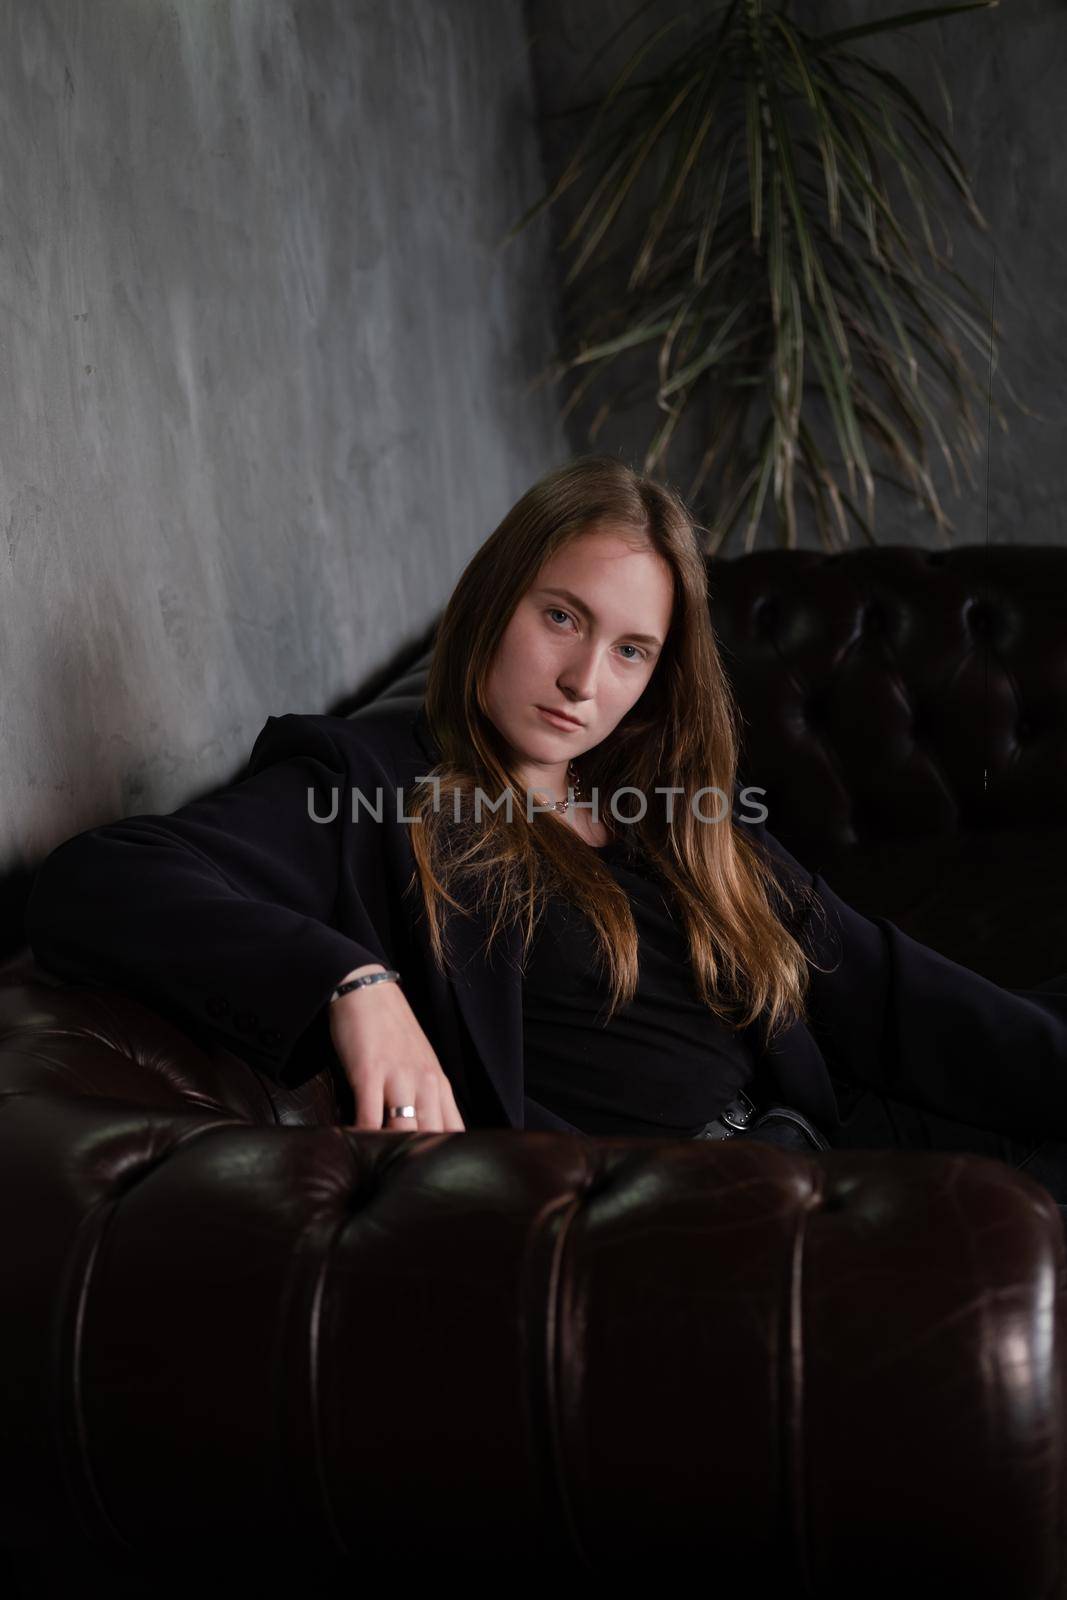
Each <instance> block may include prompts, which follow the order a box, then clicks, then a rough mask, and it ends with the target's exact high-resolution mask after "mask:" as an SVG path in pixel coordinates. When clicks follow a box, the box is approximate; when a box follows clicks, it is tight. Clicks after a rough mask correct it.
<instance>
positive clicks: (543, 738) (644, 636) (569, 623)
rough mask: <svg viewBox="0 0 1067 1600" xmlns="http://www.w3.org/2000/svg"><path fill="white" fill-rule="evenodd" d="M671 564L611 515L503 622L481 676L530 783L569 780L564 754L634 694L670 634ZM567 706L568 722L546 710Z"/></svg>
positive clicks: (542, 576)
mask: <svg viewBox="0 0 1067 1600" xmlns="http://www.w3.org/2000/svg"><path fill="white" fill-rule="evenodd" d="M673 598H674V596H673V580H672V576H671V569H670V567H669V566H668V565H667V563H666V561H664V559H663V557H662V556H661V555H659V554H658V553H657V552H656V551H654V550H651V549H649V548H648V547H647V546H637V545H636V544H635V536H634V535H633V534H632V533H630V534H629V535H624V534H623V533H622V532H621V531H620V532H618V533H616V532H614V531H612V529H611V527H610V526H609V525H604V526H602V527H600V528H598V529H596V530H590V531H587V532H585V533H583V534H580V535H579V536H578V537H577V538H575V539H572V540H571V542H570V543H569V544H568V545H567V546H566V547H565V548H564V549H562V550H560V551H557V553H556V554H555V555H554V556H553V557H552V558H551V559H550V560H549V561H547V562H546V563H545V564H544V566H543V567H542V568H541V570H540V572H539V573H538V575H537V577H536V578H535V579H534V582H533V584H532V585H531V586H530V588H529V589H528V590H527V591H526V593H525V594H524V595H523V597H522V599H521V600H520V601H519V604H518V606H517V607H516V609H515V612H514V615H513V616H512V618H511V620H510V622H509V623H508V625H507V627H506V629H505V630H504V633H503V636H502V638H501V640H500V644H499V646H498V647H497V653H496V656H495V658H494V661H493V664H492V667H491V669H490V671H489V674H488V678H487V681H486V686H485V695H486V705H487V708H488V712H489V716H490V719H491V720H492V722H493V725H494V727H496V729H497V730H498V732H499V733H500V734H501V736H502V737H503V739H504V740H505V741H506V743H507V745H508V746H509V748H510V750H511V752H512V760H513V763H514V764H515V766H516V769H517V772H518V775H519V781H520V783H522V784H524V785H525V786H526V787H528V788H530V789H537V788H541V787H547V788H549V789H551V790H557V789H558V791H559V792H560V794H562V793H563V792H565V790H566V784H567V780H566V770H567V763H568V762H569V761H571V760H573V759H574V758H575V757H577V756H580V755H581V754H582V753H583V752H584V751H586V750H591V749H592V748H593V746H594V745H598V744H600V743H601V741H602V740H603V739H606V738H607V736H608V734H610V733H611V731H612V729H613V728H615V727H616V726H617V724H618V723H619V722H620V721H621V720H622V718H623V717H624V716H625V715H626V713H627V711H629V709H630V707H631V706H632V705H634V704H635V703H636V701H637V700H639V699H640V697H641V695H642V693H643V692H644V689H645V686H646V685H647V683H648V681H649V679H650V678H651V676H652V673H653V671H654V670H655V667H656V663H657V661H658V660H659V656H660V653H661V652H662V649H663V646H664V644H665V642H666V638H667V630H668V628H669V627H670V621H671V610H672V606H673ZM539 707H544V708H545V709H547V710H549V711H554V710H564V711H566V712H567V713H568V714H569V715H570V716H571V717H572V718H574V719H575V720H574V722H573V723H569V724H564V723H561V722H556V721H553V720H552V719H551V718H549V717H546V716H545V715H543V713H542V711H541V710H540V709H539Z"/></svg>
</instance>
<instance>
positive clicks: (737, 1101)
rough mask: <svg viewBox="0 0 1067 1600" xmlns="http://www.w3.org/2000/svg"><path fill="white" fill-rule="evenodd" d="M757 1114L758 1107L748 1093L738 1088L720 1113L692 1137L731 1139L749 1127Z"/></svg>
mask: <svg viewBox="0 0 1067 1600" xmlns="http://www.w3.org/2000/svg"><path fill="white" fill-rule="evenodd" d="M758 1116H759V1107H758V1106H757V1104H756V1102H755V1101H754V1100H750V1099H749V1097H748V1095H747V1094H745V1093H743V1091H742V1090H740V1089H739V1090H738V1091H737V1094H736V1095H735V1096H734V1098H733V1099H732V1100H731V1101H730V1104H729V1105H728V1106H727V1107H726V1108H725V1109H724V1110H723V1112H722V1113H721V1115H720V1116H717V1117H715V1118H714V1119H713V1120H712V1121H711V1122H705V1124H704V1126H703V1127H702V1128H700V1129H699V1130H698V1131H697V1132H696V1133H694V1134H693V1138H694V1139H732V1138H734V1136H735V1135H736V1134H738V1133H744V1132H745V1131H746V1130H747V1129H748V1128H750V1127H751V1126H752V1124H753V1123H754V1122H755V1120H756V1118H757V1117H758Z"/></svg>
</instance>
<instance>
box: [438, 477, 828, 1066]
mask: <svg viewBox="0 0 1067 1600" xmlns="http://www.w3.org/2000/svg"><path fill="white" fill-rule="evenodd" d="M599 525H606V526H607V525H610V531H612V532H615V533H621V534H622V535H623V536H624V537H627V536H630V535H631V534H632V537H633V539H634V540H635V542H637V543H639V544H642V545H643V546H644V547H645V548H650V549H653V550H655V551H657V552H658V553H659V554H660V556H662V558H663V559H664V561H665V562H666V563H667V564H668V566H669V567H670V569H671V573H672V575H673V581H674V604H673V611H672V616H671V624H670V628H669V630H668V635H667V639H666V641H665V643H664V647H663V650H662V651H661V653H660V657H659V659H658V661H657V663H656V666H655V669H654V671H653V673H652V676H651V678H650V679H649V682H648V683H647V685H646V686H645V689H644V692H643V693H642V695H641V697H640V698H639V699H638V701H637V702H636V703H635V704H634V705H633V706H632V707H631V708H630V710H629V711H628V712H627V713H626V715H625V716H624V717H623V718H622V719H621V721H620V722H619V724H618V725H617V727H616V728H615V729H614V731H613V732H612V734H611V735H610V737H609V738H607V739H605V740H603V741H602V743H601V744H600V745H598V746H597V747H596V748H595V749H594V750H591V751H589V752H587V754H586V755H585V756H584V757H582V758H580V761H579V763H578V766H579V772H580V777H581V783H582V788H583V791H584V792H585V793H586V794H588V793H589V792H590V790H591V789H592V788H594V787H595V788H598V789H599V791H600V794H601V795H607V796H611V795H612V794H614V793H615V791H616V790H619V789H622V788H623V787H627V786H628V787H633V788H636V789H638V790H639V791H640V792H641V794H642V795H644V796H646V797H648V798H649V804H648V805H647V808H646V811H645V815H644V817H643V818H641V819H640V820H639V821H638V820H635V821H634V822H632V823H628V824H627V825H626V829H625V831H626V833H627V834H628V835H629V836H630V839H631V842H632V843H634V844H636V846H637V848H638V849H639V850H640V851H641V853H642V854H643V855H644V857H645V859H646V861H647V863H649V864H650V866H651V867H652V868H653V870H654V871H656V872H658V874H659V876H660V878H661V880H662V881H663V883H664V884H665V885H667V886H669V888H670V890H671V891H673V895H674V897H675V904H676V907H677V911H678V913H679V914H680V916H681V919H682V922H683V925H684V927H685V930H686V934H687V937H688V942H689V951H690V960H691V964H692V971H693V975H694V979H695V981H696V983H697V985H698V990H699V993H700V995H701V998H702V999H703V1000H704V1001H705V1003H706V1004H707V1005H708V1007H709V1008H710V1009H711V1010H712V1011H713V1012H714V1013H715V1014H716V1016H718V1017H719V1018H720V1019H721V1020H722V1021H723V1022H725V1023H726V1024H727V1025H728V1026H735V1027H739V1028H740V1027H745V1026H747V1025H749V1024H750V1023H752V1022H754V1021H755V1020H756V1019H757V1017H759V1016H760V1015H761V1014H762V1015H764V1020H765V1025H766V1031H767V1035H768V1036H769V1035H770V1034H772V1033H773V1032H774V1031H775V1029H776V1027H777V1026H778V1025H779V1024H780V1023H782V1024H784V1023H786V1022H788V1021H791V1020H792V1019H793V1018H795V1017H800V1018H803V1017H804V1015H805V1006H804V995H805V992H806V988H807V979H808V973H807V960H806V955H805V951H804V949H803V948H802V946H801V944H800V942H799V940H798V938H797V937H796V936H795V934H794V933H793V932H791V931H790V929H789V927H787V925H786V919H789V918H791V917H792V916H793V915H794V914H795V912H796V911H797V910H798V906H799V903H800V902H801V901H805V900H806V901H808V902H809V903H811V902H814V904H815V905H817V901H815V899H814V896H811V895H810V891H807V890H806V888H805V886H802V885H799V884H798V885H795V886H794V888H793V893H790V892H789V891H787V890H786V889H785V887H784V885H783V884H782V882H781V881H780V878H779V876H778V875H777V874H776V872H775V870H774V868H773V866H772V865H771V864H770V862H769V861H765V859H764V857H763V854H762V852H761V851H760V850H759V849H757V848H756V847H755V846H754V845H753V843H752V841H751V840H750V839H749V838H747V837H746V836H745V834H744V832H743V830H742V829H741V828H740V827H738V826H736V825H735V824H734V822H733V820H732V819H731V817H730V812H729V810H728V811H727V813H726V819H725V820H724V821H722V822H721V823H719V824H718V825H716V826H710V827H709V826H707V825H706V824H705V822H702V821H701V818H700V817H699V816H697V815H694V811H693V807H692V805H691V804H690V803H689V802H690V797H691V796H694V795H696V793H697V791H699V790H701V789H707V788H708V787H709V786H716V787H717V788H719V789H721V790H722V791H723V792H724V794H725V795H726V797H727V800H728V804H729V806H730V807H732V805H733V797H734V790H735V778H736V769H737V747H738V713H737V709H736V705H735V702H734V698H733V694H732V691H731V689H730V685H729V683H728V680H727V678H726V675H725V672H724V670H723V666H722V662H721V660H720V657H719V651H718V648H717V646H716V643H715V637H714V633H713V630H712V626H711V619H710V616H709V612H708V592H707V573H706V568H705V564H704V557H703V555H702V553H701V549H700V546H699V543H698V540H697V537H696V533H695V528H694V524H693V522H692V520H691V518H690V516H689V514H688V512H687V510H686V507H685V505H684V503H683V501H682V500H681V499H680V497H679V496H678V495H677V494H676V493H675V492H674V491H673V490H672V489H670V488H668V487H666V486H665V485H662V484H659V483H656V482H654V481H653V480H651V479H649V478H646V477H642V476H640V475H639V474H638V473H637V472H635V471H634V470H633V469H632V468H630V467H629V466H627V465H626V464H625V463H624V462H622V461H621V460H618V459H616V458H615V457H614V456H609V455H591V456H580V457H577V458H575V459H573V460H572V461H570V462H569V463H567V464H566V465H565V466H562V467H559V468H557V469H556V470H554V471H552V472H549V473H547V474H546V476H544V477H543V478H541V479H540V480H539V481H538V482H537V483H535V484H534V485H533V486H532V488H530V489H528V490H527V492H526V493H525V494H524V495H523V496H522V498H521V499H520V500H519V501H518V502H517V503H516V504H515V505H514V506H513V507H512V508H511V510H510V511H509V512H508V513H507V515H506V516H505V517H504V519H503V521H502V522H501V523H500V525H499V526H498V527H497V528H496V529H495V531H494V532H493V533H492V534H490V536H489V538H488V539H487V540H486V541H485V543H484V544H483V545H482V546H481V548H480V549H479V550H478V551H477V552H476V553H475V555H474V556H473V557H472V559H471V560H470V562H469V563H468V564H467V566H466V568H465V569H464V571H463V573H462V575H461V577H460V579H459V581H458V583H457V584H456V587H455V589H454V591H453V593H452V596H451V599H450V600H449V602H448V605H447V607H446V609H445V612H444V615H443V617H442V619H441V623H440V626H439V628H438V631H437V635H436V638H435V641H434V647H433V653H432V657H431V663H430V668H429V677H428V680H427V687H426V697H425V711H426V717H427V720H428V722H429V725H430V729H431V732H432V733H433V735H434V737H435V739H436V740H437V743H438V746H439V749H440V755H441V760H440V761H439V763H438V765H437V766H436V767H435V768H434V769H433V776H434V777H436V778H437V779H438V780H439V783H440V788H439V789H438V790H437V797H438V800H439V801H440V803H439V804H435V799H434V793H433V792H432V790H431V787H430V786H429V785H427V786H426V787H425V789H424V790H423V789H421V788H420V791H419V793H418V795H417V797H416V798H415V799H414V800H412V801H409V802H408V803H409V804H411V805H412V806H413V807H414V810H413V813H412V814H413V815H414V816H416V817H417V818H418V819H419V821H418V822H417V823H416V824H414V825H413V826H412V829H411V839H412V846H413V849H414V853H415V860H416V866H417V872H418V879H419V883H420V886H421V890H422V901H423V907H424V909H425V914H426V919H427V923H428V928H429V933H430V939H431V945H432V948H433V951H434V955H435V958H436V960H437V962H438V965H439V966H440V967H442V968H443V966H444V962H445V959H446V953H445V949H444V944H445V941H444V939H443V929H444V915H443V906H442V902H447V903H448V904H449V905H451V906H452V907H453V908H454V909H455V910H456V911H457V912H460V913H464V912H465V911H466V907H465V906H464V905H463V904H462V903H461V902H460V901H459V900H457V899H456V898H455V896H454V894H453V892H452V891H453V889H455V888H456V887H457V886H458V885H459V884H460V882H464V883H465V884H466V885H467V886H468V888H469V889H470V890H472V891H473V895H474V900H475V903H476V904H477V906H478V907H479V909H482V910H488V911H489V912H490V914H491V926H490V930H489V936H488V944H489V945H491V944H492V943H493V941H494V940H495V939H496V937H497V936H498V934H499V933H500V932H501V930H502V929H504V928H505V927H508V926H510V925H512V924H515V923H521V924H522V926H523V930H524V944H523V957H522V959H523V963H524V964H525V960H526V956H527V955H528V953H529V948H530V941H531V939H532V937H533V934H534V930H535V927H536V924H537V920H538V916H539V914H540V913H542V912H543V908H544V904H545V901H546V898H547V896H548V895H549V894H559V895H562V896H563V897H564V898H566V899H567V900H569V901H570V902H571V903H572V904H574V905H575V906H577V907H578V908H579V909H580V910H581V911H582V912H584V913H585V915H586V916H587V917H588V919H589V921H590V923H591V924H592V927H593V928H594V930H595V932H596V935H597V946H596V948H597V959H598V963H599V967H600V970H601V971H604V970H606V971H607V973H608V975H609V981H610V989H611V1007H610V1012H609V1017H610V1016H611V1015H614V1013H615V1010H616V1009H617V1007H618V1006H620V1005H622V1004H624V1003H626V1002H628V1001H629V1000H630V999H632V997H633V995H634V992H635V989H636V985H637V976H638V940H637V930H636V926H635V924H634V920H633V914H632V911H631V909H630V902H629V899H628V897H627V895H626V894H625V892H624V891H623V890H622V888H621V887H620V886H619V884H618V883H617V882H616V881H615V879H614V878H613V876H612V874H611V872H610V871H609V869H608V867H607V865H606V864H605V862H603V861H602V860H601V859H600V858H599V857H598V856H597V854H596V852H595V851H594V850H592V849H590V847H589V845H588V844H587V843H585V842H584V841H583V840H582V839H581V838H580V837H578V836H577V835H576V833H575V831H574V829H572V828H571V827H569V826H568V825H567V824H565V823H563V822H561V821H559V820H558V818H557V817H556V815H555V813H553V812H550V811H549V812H544V813H539V814H535V815H534V817H533V820H532V821H531V820H529V819H528V817H527V814H526V800H525V789H523V788H520V787H519V785H518V782H517V778H516V775H515V773H514V771H513V770H512V767H511V765H510V764H509V758H508V754H507V751H506V747H505V745H504V741H503V740H502V739H501V738H500V736H499V734H498V733H497V730H496V728H495V726H494V725H493V723H492V722H491V720H490V719H489V717H488V715H487V714H486V711H485V708H484V700H483V685H484V684H485V681H486V678H487V675H488V672H489V668H490V666H491V663H492V661H493V658H494V654H495V651H496V648H497V645H498V643H499V641H500V638H501V635H502V634H503V632H504V629H505V628H506V627H507V625H508V622H509V621H510V619H511V617H512V615H513V613H514V611H515V608H516V606H517V605H518V603H519V601H520V599H521V598H522V596H523V595H524V594H525V593H526V591H527V589H528V588H529V587H530V586H531V584H532V583H533V582H534V580H535V579H536V577H537V575H538V573H539V571H540V570H541V568H542V566H543V565H544V564H545V562H547V561H548V560H549V559H550V558H551V557H552V556H553V555H555V553H556V552H557V551H558V550H560V549H561V548H562V547H563V546H564V545H566V544H568V543H569V541H570V540H572V539H574V538H576V537H578V535H580V534H583V533H586V532H589V531H595V529H596V528H597V527H598V526H599ZM489 596H491V597H492V603H491V604H487V603H486V601H487V597H489ZM657 786H664V787H672V788H675V789H680V790H682V791H683V794H682V795H681V796H676V797H675V805H674V809H673V819H672V820H670V821H668V816H667V808H666V806H664V807H662V808H661V809H660V810H657V807H656V806H655V805H653V804H652V803H651V798H652V797H653V796H654V795H655V791H656V788H657ZM478 788H480V789H481V791H482V796H483V797H485V796H492V797H493V799H494V800H498V799H499V797H501V796H503V795H505V794H507V793H508V792H509V791H510V793H511V796H512V802H513V803H512V814H511V817H510V819H509V817H508V816H507V811H506V808H505V807H503V806H501V807H500V808H499V809H495V810H494V809H491V808H488V807H486V806H485V804H484V799H483V803H482V805H481V806H480V808H476V807H475V806H474V804H473V801H474V795H475V791H476V789H478ZM443 796H447V799H442V797H443ZM701 804H702V806H707V801H706V800H704V801H702V802H701ZM479 809H480V817H479V815H478V810H479ZM619 810H620V811H621V810H623V807H622V805H621V804H620V805H619ZM414 883H415V880H414V878H413V879H412V883H411V885H409V888H410V889H412V891H413V890H414Z"/></svg>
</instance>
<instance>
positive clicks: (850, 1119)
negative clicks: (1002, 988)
mask: <svg viewBox="0 0 1067 1600" xmlns="http://www.w3.org/2000/svg"><path fill="white" fill-rule="evenodd" d="M1042 989H1045V990H1051V991H1053V992H1056V993H1061V994H1063V993H1067V976H1065V977H1060V978H1052V979H1050V980H1049V981H1048V982H1047V983H1041V984H1035V985H1033V991H1040V990H1042ZM1065 1070H1067V1066H1065ZM831 1078H832V1081H833V1086H834V1092H835V1094H836V1096H837V1103H838V1109H839V1110H840V1113H841V1118H842V1125H841V1127H839V1128H835V1129H834V1130H833V1132H832V1133H828V1134H827V1137H828V1139H829V1140H830V1144H831V1146H832V1147H833V1148H834V1149H839V1150H885V1149H898V1150H967V1151H971V1152H973V1154H975V1155H980V1156H993V1157H994V1158H995V1159H996V1160H998V1161H1005V1162H1007V1164H1008V1165H1009V1166H1012V1167H1015V1168H1017V1169H1018V1170H1019V1171H1021V1172H1025V1173H1026V1175H1027V1177H1030V1178H1033V1179H1034V1180H1035V1182H1037V1183H1040V1184H1042V1185H1043V1187H1044V1188H1046V1189H1047V1190H1048V1192H1049V1193H1050V1194H1051V1196H1052V1198H1053V1200H1055V1201H1056V1203H1057V1205H1058V1206H1059V1208H1060V1215H1061V1216H1062V1218H1063V1224H1064V1230H1065V1232H1067V1140H1064V1139H1047V1138H1045V1137H1044V1135H1043V1134H1041V1133H1039V1132H1037V1131H1035V1132H1034V1134H1033V1136H1032V1137H1031V1138H1029V1139H1014V1138H1010V1137H1009V1136H1008V1135H1007V1134H1003V1133H994V1132H992V1131H991V1130H990V1129H988V1128H977V1127H974V1126H972V1125H971V1124H969V1123H966V1122H953V1121H950V1119H949V1118H947V1117H941V1116H937V1115H935V1114H934V1113H933V1112H931V1111H922V1110H919V1109H918V1108H917V1107H915V1106H913V1105H908V1104H906V1103H905V1102H904V1101H903V1100H894V1099H892V1098H891V1097H890V1096H888V1095H883V1094H877V1093H876V1092H875V1091H874V1090H872V1089H865V1088H863V1087H862V1086H861V1085H857V1084H855V1083H846V1082H844V1081H842V1080H841V1079H840V1078H836V1077H833V1075H832V1074H831ZM1004 1088H1005V1093H1006V1094H1010V1093H1011V1074H1010V1064H1009V1063H1005V1084H1004Z"/></svg>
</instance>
